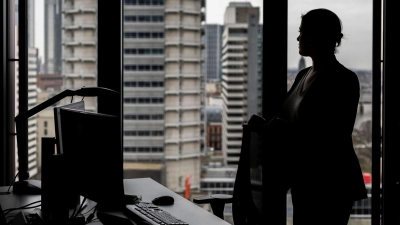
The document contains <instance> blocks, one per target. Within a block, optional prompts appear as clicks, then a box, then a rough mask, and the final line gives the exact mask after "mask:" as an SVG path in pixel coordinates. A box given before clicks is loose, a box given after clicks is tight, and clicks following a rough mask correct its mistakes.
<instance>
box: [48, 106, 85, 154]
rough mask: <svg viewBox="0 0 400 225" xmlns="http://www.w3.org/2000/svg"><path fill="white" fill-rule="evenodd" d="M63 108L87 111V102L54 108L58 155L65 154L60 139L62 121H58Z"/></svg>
mask: <svg viewBox="0 0 400 225" xmlns="http://www.w3.org/2000/svg"><path fill="white" fill-rule="evenodd" d="M61 108H66V109H76V110H80V111H85V102H84V101H79V102H74V103H70V104H66V105H62V106H56V107H54V109H53V110H54V121H55V123H54V126H55V133H56V139H57V140H58V141H57V142H56V146H57V153H58V154H61V153H63V150H62V140H61V139H60V136H61V127H60V120H59V119H58V117H59V115H60V109H61Z"/></svg>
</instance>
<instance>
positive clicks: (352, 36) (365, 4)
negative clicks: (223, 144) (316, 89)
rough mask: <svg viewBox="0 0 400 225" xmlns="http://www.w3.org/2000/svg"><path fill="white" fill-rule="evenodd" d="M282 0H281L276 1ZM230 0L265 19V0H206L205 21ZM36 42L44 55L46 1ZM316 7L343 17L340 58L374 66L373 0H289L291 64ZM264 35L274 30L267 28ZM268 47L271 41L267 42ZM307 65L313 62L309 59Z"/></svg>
mask: <svg viewBox="0 0 400 225" xmlns="http://www.w3.org/2000/svg"><path fill="white" fill-rule="evenodd" d="M276 1H281V0H276ZM229 2H250V3H251V4H252V5H253V6H258V7H260V20H261V21H262V18H263V0H244V1H238V0H206V22H207V23H216V24H223V20H224V13H225V9H226V7H227V6H228V5H229ZM35 5H36V7H35V10H36V12H35V14H36V18H35V19H36V24H38V25H37V26H36V27H35V30H36V33H35V35H36V38H35V41H36V45H37V47H39V49H40V50H39V55H40V56H43V51H44V48H43V45H44V31H43V28H44V12H43V7H44V0H35ZM315 8H327V9H330V10H332V11H333V12H335V13H336V14H337V15H338V16H339V18H340V19H341V20H342V24H343V34H344V37H345V39H344V40H343V41H342V46H340V47H339V53H338V54H337V58H338V60H339V61H340V62H341V63H342V64H343V65H345V66H347V67H349V68H354V69H371V61H372V58H371V57H372V0H288V67H289V68H296V67H297V66H298V62H299V59H300V55H299V54H298V43H297V40H296V37H297V35H298V27H299V25H300V21H301V14H304V13H306V12H307V11H309V10H311V9H315ZM264 34H265V35H271V34H273V31H269V30H265V31H264ZM264 48H268V44H267V43H265V44H264ZM306 65H307V66H310V65H311V60H310V58H308V57H307V58H306Z"/></svg>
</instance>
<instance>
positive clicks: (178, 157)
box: [165, 153, 201, 160]
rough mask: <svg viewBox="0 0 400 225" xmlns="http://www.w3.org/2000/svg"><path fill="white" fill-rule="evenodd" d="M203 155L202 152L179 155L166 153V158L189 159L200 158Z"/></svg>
mask: <svg viewBox="0 0 400 225" xmlns="http://www.w3.org/2000/svg"><path fill="white" fill-rule="evenodd" d="M200 156H201V153H188V154H179V155H166V156H165V159H166V160H180V159H189V158H198V157H200Z"/></svg>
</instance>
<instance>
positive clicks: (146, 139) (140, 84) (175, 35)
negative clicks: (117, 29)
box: [124, 0, 205, 191]
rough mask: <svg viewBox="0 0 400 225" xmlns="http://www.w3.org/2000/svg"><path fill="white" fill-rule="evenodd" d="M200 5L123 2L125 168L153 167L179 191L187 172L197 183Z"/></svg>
mask: <svg viewBox="0 0 400 225" xmlns="http://www.w3.org/2000/svg"><path fill="white" fill-rule="evenodd" d="M204 4H205V1H204V0H185V1H181V0H165V1H164V0H151V1H136V0H126V1H125V5H124V12H125V18H124V32H125V33H124V45H125V47H124V48H125V49H124V53H125V55H124V61H125V62H124V82H125V83H124V98H125V99H124V112H125V115H124V116H125V118H124V119H125V122H124V150H125V154H124V158H125V162H126V164H125V166H126V167H127V168H128V167H135V166H134V165H139V164H141V165H142V166H144V167H147V168H153V167H155V166H157V165H158V168H159V169H160V173H162V171H163V170H165V174H164V176H165V185H166V186H167V187H168V188H170V189H172V190H174V191H181V190H183V188H184V179H185V177H186V176H187V175H189V174H190V175H191V176H192V180H191V183H192V186H196V185H198V184H199V176H200V154H201V146H200V145H201V144H200V143H201V141H202V136H201V132H200V130H201V129H200V128H201V126H203V122H202V121H201V107H202V106H201V101H202V86H201V85H202V82H201V79H202V74H201V63H202V57H201V48H202V44H201V35H202V33H203V30H202V27H201V21H202V20H204V18H203V16H204V13H203V12H202V11H201V9H202V8H203V7H204V6H205V5H204ZM146 164H147V165H146ZM136 167H137V166H136Z"/></svg>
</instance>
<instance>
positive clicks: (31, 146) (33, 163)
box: [15, 1, 39, 177]
mask: <svg viewBox="0 0 400 225" xmlns="http://www.w3.org/2000/svg"><path fill="white" fill-rule="evenodd" d="M15 10H16V11H15V18H16V19H15V58H18V54H19V53H18V51H19V46H18V39H19V37H18V1H15ZM28 16H29V17H28V18H31V17H34V10H33V2H32V4H28ZM28 21H29V19H28ZM29 25H31V26H32V24H31V23H29V22H28V26H29ZM28 35H31V36H34V29H29V27H28ZM29 39H30V38H29V37H28V110H29V109H31V108H33V107H34V106H36V105H37V91H36V76H37V65H38V63H37V62H38V51H39V50H38V49H37V48H34V47H33V46H32V45H29V44H32V42H33V39H31V40H29ZM18 83H19V64H18V63H16V64H15V115H18V114H19V110H18V107H19V106H18V102H19V100H18V99H19V94H18V92H19V88H18ZM36 123H37V120H36V116H35V115H34V116H32V117H30V118H29V119H28V170H29V175H30V177H35V175H36V174H37V171H38V170H37V155H36V153H37V142H36V136H37V135H36V130H37V129H36ZM15 146H16V148H15V160H16V162H15V165H16V170H17V168H18V145H17V144H15Z"/></svg>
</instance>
